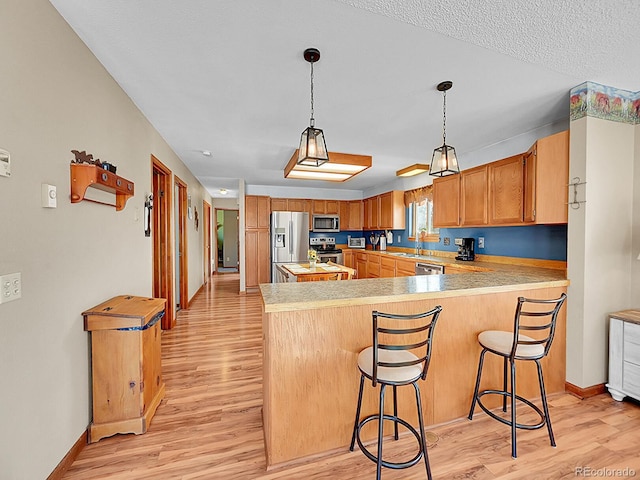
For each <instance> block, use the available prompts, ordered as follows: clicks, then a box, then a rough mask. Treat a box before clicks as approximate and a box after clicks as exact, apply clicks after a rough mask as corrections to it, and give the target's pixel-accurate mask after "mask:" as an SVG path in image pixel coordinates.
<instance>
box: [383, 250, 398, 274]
mask: <svg viewBox="0 0 640 480" xmlns="http://www.w3.org/2000/svg"><path fill="white" fill-rule="evenodd" d="M395 276H396V261H395V259H393V258H389V257H386V256H384V255H383V256H381V257H380V278H393V277H395Z"/></svg>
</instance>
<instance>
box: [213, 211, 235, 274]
mask: <svg viewBox="0 0 640 480" xmlns="http://www.w3.org/2000/svg"><path fill="white" fill-rule="evenodd" d="M224 211H229V212H236V214H237V216H238V237H237V241H236V246H237V247H238V253H237V258H238V267H237V268H238V272H240V209H239V208H218V207H215V209H214V212H213V215H214V218H215V226H216V230H215V231H216V233H215V235H214V237H215V242H214V244H215V245H214V246H215V251H216V256H215V259H216V262H215V264H216V268H215V272H214V273H215V274H216V275H218V274H219V273H220V272H219V271H218V212H224Z"/></svg>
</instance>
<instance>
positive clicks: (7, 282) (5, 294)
mask: <svg viewBox="0 0 640 480" xmlns="http://www.w3.org/2000/svg"><path fill="white" fill-rule="evenodd" d="M20 297H22V279H21V275H20V273H9V274H7V275H2V276H0V303H7V302H11V301H12V300H17V299H19V298H20Z"/></svg>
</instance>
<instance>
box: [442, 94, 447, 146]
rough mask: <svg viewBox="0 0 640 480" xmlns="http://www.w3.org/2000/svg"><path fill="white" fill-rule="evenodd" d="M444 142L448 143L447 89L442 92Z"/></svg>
mask: <svg viewBox="0 0 640 480" xmlns="http://www.w3.org/2000/svg"><path fill="white" fill-rule="evenodd" d="M442 98H443V100H442V144H443V145H446V144H447V91H446V90H445V91H444V92H442Z"/></svg>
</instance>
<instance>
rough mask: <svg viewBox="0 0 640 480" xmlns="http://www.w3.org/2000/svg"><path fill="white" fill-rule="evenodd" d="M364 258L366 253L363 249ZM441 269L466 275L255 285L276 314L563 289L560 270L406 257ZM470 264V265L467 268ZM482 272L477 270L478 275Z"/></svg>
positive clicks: (564, 281) (564, 282) (267, 307)
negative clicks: (452, 268) (458, 270)
mask: <svg viewBox="0 0 640 480" xmlns="http://www.w3.org/2000/svg"><path fill="white" fill-rule="evenodd" d="M367 252H368V253H369V252H370V251H369V250H367ZM376 253H381V254H383V255H390V256H392V257H395V258H409V259H413V260H422V261H425V262H431V263H438V264H443V265H445V272H446V265H447V264H450V265H456V266H462V267H465V266H468V267H472V268H473V270H471V268H469V269H470V270H471V272H470V273H458V274H452V275H446V274H445V275H422V276H413V277H395V278H366V279H358V280H347V281H344V280H343V281H338V282H320V284H319V283H318V282H303V283H264V284H261V285H260V291H261V293H262V301H263V304H264V311H265V312H267V313H269V312H279V311H292V310H311V309H316V308H328V307H339V306H347V305H367V304H372V303H387V302H402V301H408V300H420V299H423V298H425V299H427V298H445V297H453V296H460V295H478V294H484V293H497V292H507V291H515V290H522V289H528V288H548V287H558V286H567V285H569V281H568V280H567V277H566V273H565V270H558V269H551V268H539V267H529V266H522V265H509V264H502V263H490V262H461V261H457V260H454V259H451V258H446V257H435V256H426V255H422V256H419V257H406V256H397V255H391V253H392V252H389V253H384V252H376ZM470 263H473V265H470ZM479 269H481V270H482V271H478V270H479Z"/></svg>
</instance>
